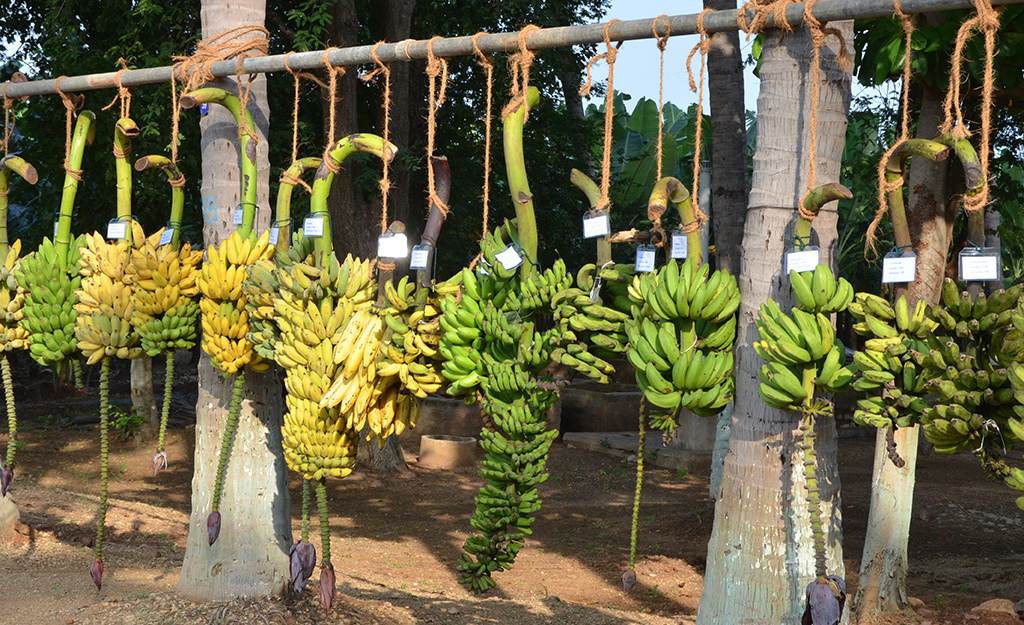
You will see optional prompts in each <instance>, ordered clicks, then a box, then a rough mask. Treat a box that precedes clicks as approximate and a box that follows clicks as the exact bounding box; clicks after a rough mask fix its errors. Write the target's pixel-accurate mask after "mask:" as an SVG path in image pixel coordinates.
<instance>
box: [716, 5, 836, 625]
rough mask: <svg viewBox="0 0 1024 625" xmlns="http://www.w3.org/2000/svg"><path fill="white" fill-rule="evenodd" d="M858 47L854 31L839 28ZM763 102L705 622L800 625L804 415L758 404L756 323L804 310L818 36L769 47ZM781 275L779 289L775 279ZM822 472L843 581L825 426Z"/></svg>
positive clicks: (825, 254) (829, 223)
mask: <svg viewBox="0 0 1024 625" xmlns="http://www.w3.org/2000/svg"><path fill="white" fill-rule="evenodd" d="M831 26H836V27H838V28H839V29H840V30H841V32H842V33H843V35H844V37H845V38H846V41H847V42H848V43H849V42H851V41H852V38H853V32H852V31H853V29H852V27H853V24H852V22H838V23H836V24H832V25H831ZM837 48H838V46H837V44H836V42H835V39H834V38H829V40H828V41H827V45H826V47H825V48H824V49H823V50H822V72H821V82H820V102H819V110H818V128H817V131H818V132H817V158H816V161H817V181H816V184H818V185H821V184H824V183H827V182H835V181H838V180H839V165H840V159H841V158H842V153H843V143H844V140H845V135H846V119H847V114H848V111H849V103H850V81H851V76H850V73H849V71H848V70H844V69H843V68H841V67H840V66H839V64H838V63H837V61H836V52H837ZM762 55H763V56H762V59H763V61H762V67H761V93H760V96H759V98H758V137H757V152H756V153H755V155H754V175H753V186H752V188H751V191H750V203H749V208H748V211H747V215H746V223H745V226H744V239H743V254H742V263H741V264H742V266H741V271H740V278H739V284H740V291H741V293H742V298H743V299H742V304H741V305H740V310H739V319H740V322H739V328H738V338H737V341H736V362H737V364H736V400H735V410H734V413H733V422H732V435H731V437H730V440H729V453H728V455H727V457H726V460H725V466H724V468H723V472H722V485H721V497H720V499H719V501H718V503H717V505H716V507H715V525H714V529H713V531H712V534H711V540H710V542H709V544H708V557H707V573H706V576H705V580H704V594H703V596H702V597H701V602H700V609H699V612H698V615H697V623H698V624H699V625H704V624H709V625H710V624H712V623H714V624H726V625H732V624H736V623H773V624H777V623H782V624H785V625H795V624H796V623H799V622H800V617H801V615H802V613H803V608H804V605H803V591H804V588H805V586H806V585H807V583H808V582H809V581H810V580H811V579H812V577H813V573H814V553H813V551H814V550H813V545H812V540H811V536H812V533H811V527H810V522H809V514H808V507H807V503H806V499H805V497H806V491H805V482H804V471H803V466H802V464H801V458H800V449H799V447H798V442H799V440H798V439H799V424H800V423H799V422H800V418H799V415H796V414H793V413H785V412H781V411H779V410H774V409H771V408H768V407H767V406H766V405H765V404H764V403H763V402H762V401H761V400H760V398H759V397H758V395H757V385H758V379H757V370H758V368H759V367H760V366H761V360H760V358H759V357H758V356H757V355H756V353H755V352H754V350H753V348H752V347H751V343H752V342H753V340H756V330H755V329H754V324H753V319H754V318H755V317H756V316H757V310H758V307H759V306H760V305H761V303H762V302H764V301H765V300H766V299H767V298H768V297H772V298H773V299H775V300H776V301H778V302H779V303H780V305H782V307H783V309H788V308H789V306H791V305H792V304H793V298H792V295H791V291H790V288H789V283H788V279H787V278H786V277H785V276H784V275H783V274H782V266H783V257H784V254H785V252H786V251H787V250H788V249H789V248H790V247H791V246H792V236H793V227H794V224H795V221H796V216H797V213H796V206H797V203H798V202H799V201H800V199H801V198H802V196H803V194H804V192H805V191H806V187H807V175H808V171H809V159H808V152H809V138H810V127H809V121H810V112H811V111H810V91H811V83H810V81H811V77H812V74H811V70H810V67H811V66H810V63H811V59H812V48H811V44H810V38H809V36H808V33H807V30H806V28H804V29H801V30H799V31H796V32H793V33H791V34H789V35H787V36H786V38H785V39H784V40H782V41H781V42H780V41H779V38H778V36H777V34H775V33H771V34H769V35H768V36H767V37H766V39H765V43H764V49H763V52H762ZM814 230H815V232H816V234H817V244H818V245H819V246H820V247H821V249H822V262H826V263H831V262H833V254H834V251H835V250H834V248H835V239H836V211H835V207H834V205H833V206H829V207H827V210H823V211H822V212H821V213H820V215H819V217H818V218H817V219H816V220H815V222H814ZM768 276H771V279H766V277H768ZM816 430H817V436H818V439H817V440H818V465H817V473H818V479H819V487H820V488H821V492H820V497H821V511H822V518H823V521H824V526H825V527H824V530H825V534H826V541H827V545H826V547H827V566H828V569H829V573H831V574H836V575H843V573H844V570H843V560H842V530H841V518H840V517H841V515H840V505H839V503H840V500H839V474H838V470H837V463H836V434H835V423H834V421H833V420H832V419H821V420H819V421H818V425H817V427H816Z"/></svg>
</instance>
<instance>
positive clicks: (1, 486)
mask: <svg viewBox="0 0 1024 625" xmlns="http://www.w3.org/2000/svg"><path fill="white" fill-rule="evenodd" d="M13 479H14V469H12V468H10V467H4V468H2V469H0V497H6V496H7V489H8V488H10V487H11V480H13Z"/></svg>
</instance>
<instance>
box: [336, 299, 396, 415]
mask: <svg viewBox="0 0 1024 625" xmlns="http://www.w3.org/2000/svg"><path fill="white" fill-rule="evenodd" d="M386 327H387V326H385V325H384V318H383V311H382V310H380V309H379V308H377V307H376V306H369V307H366V308H361V309H359V310H357V311H356V312H355V314H354V315H352V318H351V319H350V320H349V322H348V324H347V325H346V326H345V329H344V331H343V332H342V333H341V335H340V336H339V337H338V343H337V345H336V346H335V348H334V353H333V354H332V360H333V362H334V364H335V365H337V369H335V372H334V377H333V380H332V382H331V386H330V388H329V389H328V390H327V392H326V393H325V394H324V396H323V398H321V400H320V405H321V406H323V407H325V408H334V407H337V408H338V410H339V411H340V414H341V416H342V418H343V419H345V421H346V424H347V426H348V427H349V428H351V429H354V430H356V431H359V430H361V429H362V427H363V425H364V424H365V422H366V417H367V413H368V412H369V409H370V406H372V405H373V403H374V401H375V400H376V398H377V396H379V395H380V394H381V393H383V392H384V391H385V390H386V386H384V384H385V381H384V380H382V381H381V384H380V386H379V387H378V383H377V352H378V351H379V350H380V345H381V342H382V341H383V340H384V331H385V329H386ZM396 377H397V376H396Z"/></svg>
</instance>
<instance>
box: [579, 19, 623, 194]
mask: <svg viewBox="0 0 1024 625" xmlns="http://www.w3.org/2000/svg"><path fill="white" fill-rule="evenodd" d="M618 21H619V20H612V21H610V22H608V23H607V24H605V27H604V47H605V51H604V52H602V53H601V54H598V55H596V56H594V58H592V59H590V61H589V62H588V63H587V82H586V84H584V85H583V87H582V88H581V89H580V95H581V96H587V95H590V87H591V85H592V84H593V77H592V76H591V73H590V70H591V68H592V67H593V66H594V63H596V62H597V61H599V60H601V59H606V60H607V61H608V89H607V91H606V92H605V94H604V145H603V151H604V153H603V154H602V155H601V199H599V200H598V201H597V206H595V207H594V208H595V209H597V210H602V209H607V208H608V207H609V206H610V205H611V199H610V198H609V192H610V190H611V173H612V160H611V159H612V121H613V120H614V118H615V57H616V56H617V55H618V53H619V49H618V46H615V47H613V46H612V42H611V39H609V35H608V29H609V28H611V25H612V24H614V23H615V22H618ZM619 45H620V46H621V45H622V42H619Z"/></svg>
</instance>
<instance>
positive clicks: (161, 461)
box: [153, 451, 167, 477]
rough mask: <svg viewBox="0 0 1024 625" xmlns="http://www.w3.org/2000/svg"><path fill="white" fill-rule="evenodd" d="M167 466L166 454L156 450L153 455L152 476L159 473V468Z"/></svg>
mask: <svg viewBox="0 0 1024 625" xmlns="http://www.w3.org/2000/svg"><path fill="white" fill-rule="evenodd" d="M166 468H167V454H165V453H164V452H162V451H158V452H156V454H154V456H153V477H156V476H157V475H159V474H160V471H161V469H166Z"/></svg>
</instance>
